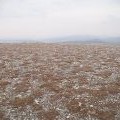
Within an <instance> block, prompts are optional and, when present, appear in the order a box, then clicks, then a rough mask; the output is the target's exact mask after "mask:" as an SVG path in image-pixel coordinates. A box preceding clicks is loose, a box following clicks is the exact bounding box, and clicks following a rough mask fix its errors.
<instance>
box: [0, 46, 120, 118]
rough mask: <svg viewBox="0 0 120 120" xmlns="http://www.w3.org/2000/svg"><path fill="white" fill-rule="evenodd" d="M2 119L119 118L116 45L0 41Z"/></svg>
mask: <svg viewBox="0 0 120 120" xmlns="http://www.w3.org/2000/svg"><path fill="white" fill-rule="evenodd" d="M0 120H120V45H103V44H90V45H85V44H84V45H83V44H82V45H67V44H66V45H65V44H64V45H62V44H0Z"/></svg>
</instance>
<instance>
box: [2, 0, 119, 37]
mask: <svg viewBox="0 0 120 120" xmlns="http://www.w3.org/2000/svg"><path fill="white" fill-rule="evenodd" d="M63 35H97V36H98V35H99V36H120V0H0V37H2V38H4V37H8V38H10V37H21V36H22V37H25V36H29V37H34V36H39V37H45V36H48V37H50V36H63Z"/></svg>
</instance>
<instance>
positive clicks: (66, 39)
mask: <svg viewBox="0 0 120 120" xmlns="http://www.w3.org/2000/svg"><path fill="white" fill-rule="evenodd" d="M0 43H115V44H118V43H119V44H120V37H103V36H89V35H86V36H77V35H74V36H63V37H51V38H50V37H47V38H40V37H37V38H34V37H33V38H29V37H26V38H13V39H12V38H11V39H8V38H7V39H5V38H4V39H2V38H1V39H0Z"/></svg>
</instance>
